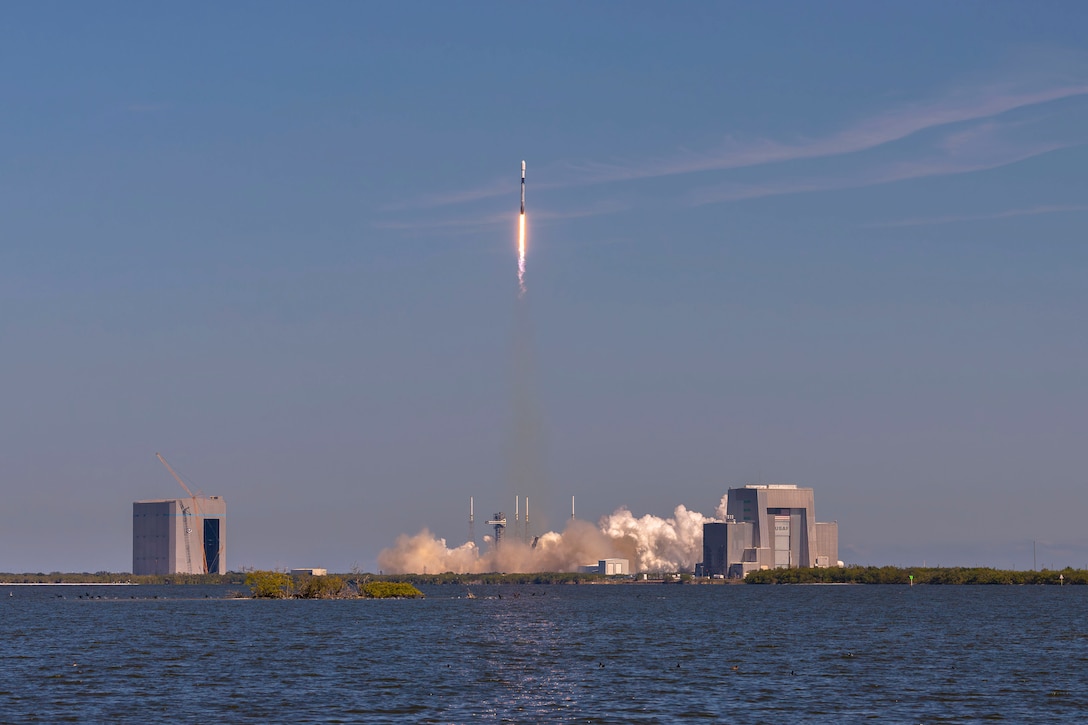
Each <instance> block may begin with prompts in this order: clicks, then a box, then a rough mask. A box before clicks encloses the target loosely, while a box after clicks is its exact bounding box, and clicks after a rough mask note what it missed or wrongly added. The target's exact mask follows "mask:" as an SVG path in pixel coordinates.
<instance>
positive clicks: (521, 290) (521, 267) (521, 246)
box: [518, 212, 525, 297]
mask: <svg viewBox="0 0 1088 725" xmlns="http://www.w3.org/2000/svg"><path fill="white" fill-rule="evenodd" d="M524 294H525V212H522V213H521V216H520V217H519V218H518V296H519V297H521V296H523V295H524Z"/></svg>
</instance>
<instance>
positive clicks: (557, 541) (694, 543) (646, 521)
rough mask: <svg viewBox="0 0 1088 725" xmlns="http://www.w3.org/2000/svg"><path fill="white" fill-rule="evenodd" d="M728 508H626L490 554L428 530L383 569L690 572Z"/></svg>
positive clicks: (392, 551) (387, 553) (392, 552)
mask: <svg viewBox="0 0 1088 725" xmlns="http://www.w3.org/2000/svg"><path fill="white" fill-rule="evenodd" d="M725 504H726V500H725V497H724V496H723V497H722V500H721V502H720V503H719V504H718V507H717V510H716V511H715V515H714V516H713V517H711V516H705V515H703V514H701V513H699V512H698V511H692V510H690V509H688V508H687V507H686V506H683V505H679V506H677V507H676V508H675V509H674V510H673V513H672V515H671V516H667V517H659V516H654V515H651V514H646V515H643V516H635V515H634V514H633V513H631V511H630V510H629V509H627V508H625V507H621V508H618V509H616V510H615V511H614V512H613V513H611V514H609V515H608V516H603V517H601V519H600V520H599V521H598V522H597V525H596V526H594V525H593V524H592V523H590V522H589V521H582V520H578V519H572V520H570V521H568V522H567V525H566V528H565V529H564V530H563V531H562V532H556V531H549V532H547V533H545V534H542V535H541V536H540V540H539V543H538V544H537V545H536V546H535V547H534V546H533V545H532V544H530V543H528V542H526V541H522V540H520V539H518V538H517V537H516V536H515V537H511V539H507V540H504V541H503V545H502V547H501V548H494V549H492V550H490V551H481V550H480V549H478V548H477V547H476V545H475V544H474V543H473V542H471V541H469V542H465V543H464V544H462V545H460V546H455V547H452V548H451V547H450V546H449V545H447V543H446V540H445V539H441V538H439V537H437V536H435V535H434V534H432V533H431V532H430V531H428V530H427V529H423V530H422V531H420V532H419V533H418V534H416V535H415V536H408V535H401V536H399V537H398V538H397V540H396V543H395V544H394V545H393V546H392V547H390V548H388V549H385V550H384V551H382V552H381V553H380V554H379V555H378V565H379V566H380V567H381V568H382V569H383V570H384V571H386V572H389V573H397V574H405V573H416V574H418V573H421V572H423V571H428V572H447V571H449V572H454V573H458V574H469V573H480V572H489V571H505V572H511V573H513V572H539V571H577V570H578V567H579V566H583V565H586V564H595V563H596V562H597V561H598V560H600V559H605V558H612V557H619V558H623V559H628V560H630V562H631V571H632V572H676V571H691V570H692V569H693V568H694V567H695V564H696V562H698V561H700V560H701V559H702V555H703V524H705V523H707V522H709V521H721V520H723V519H724V518H725Z"/></svg>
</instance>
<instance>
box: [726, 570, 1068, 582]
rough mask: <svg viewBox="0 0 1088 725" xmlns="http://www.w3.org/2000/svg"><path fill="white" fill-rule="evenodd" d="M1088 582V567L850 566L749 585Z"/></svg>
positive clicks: (780, 574) (772, 573)
mask: <svg viewBox="0 0 1088 725" xmlns="http://www.w3.org/2000/svg"><path fill="white" fill-rule="evenodd" d="M912 576H913V577H914V583H915V584H1036V585H1059V584H1078V585H1079V584H1088V570H1084V569H1072V568H1066V569H1061V570H1058V571H1054V570H1046V569H1044V570H1042V571H1012V570H1008V569H991V568H988V567H949V568H945V567H940V568H935V567H929V568H917V567H896V566H847V567H840V568H828V569H766V570H763V571H753V572H750V573H749V574H748V576H746V577H745V578H744V583H745V584H908V585H909V584H910V583H911V577H912Z"/></svg>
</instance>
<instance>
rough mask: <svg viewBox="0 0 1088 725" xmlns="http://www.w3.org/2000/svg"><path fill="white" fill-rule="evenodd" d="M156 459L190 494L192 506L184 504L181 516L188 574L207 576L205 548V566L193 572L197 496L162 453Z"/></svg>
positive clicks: (202, 551)
mask: <svg viewBox="0 0 1088 725" xmlns="http://www.w3.org/2000/svg"><path fill="white" fill-rule="evenodd" d="M155 457H156V458H158V459H159V463H161V464H162V465H164V466H165V467H166V470H167V471H169V472H170V475H171V476H173V477H174V480H175V481H177V482H178V484H180V485H181V487H182V488H183V489H185V493H187V494H189V499H190V505H189V506H185V505H184V504H183V505H182V507H181V516H182V519H183V523H184V524H185V565H186V567H187V568H188V569H189V571H188V572H187V573H188V574H207V573H208V557H207V553H206V552H205V551H204V547H203V546H201V547H200V558H201V560H202V561H203V566H202V567H201V569H200V571H199V572H194V571H193V550H192V544H191V543H190V541H189V540H190V539H191V538H192V535H193V527H192V526H191V524H192V522H193V516H194V512H195V513H196V514H197V518H199V514H200V507H199V506H197V502H196V495H194V494H193V492H192V491H190V490H189V487H188V486H186V485H185V481H183V480H181V476H179V475H178V474H177V471H175V470H174V469H173V468H171V467H170V464H169V463H167V462H166V459H165V458H163V457H162V454H161V453H156V454H155ZM201 538H203V537H201Z"/></svg>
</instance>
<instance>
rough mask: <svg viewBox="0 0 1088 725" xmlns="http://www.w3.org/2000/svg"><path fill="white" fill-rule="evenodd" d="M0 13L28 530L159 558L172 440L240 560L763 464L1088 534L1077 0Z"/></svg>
mask: <svg viewBox="0 0 1088 725" xmlns="http://www.w3.org/2000/svg"><path fill="white" fill-rule="evenodd" d="M3 15H4V22H3V23H0V93H2V95H3V103H2V104H0V304H2V309H3V314H2V317H0V337H2V339H3V356H2V358H0V359H2V362H0V371H2V373H3V379H4V380H5V385H4V386H3V398H2V407H3V411H4V412H3V414H2V416H0V483H2V486H3V489H4V491H5V499H6V505H5V506H4V513H5V516H4V524H3V526H2V527H0V570H5V571H39V570H42V571H50V570H77V571H78V570H91V571H93V570H100V569H108V570H113V571H123V570H127V569H128V568H129V567H130V565H131V519H130V513H131V509H130V504H131V502H132V501H133V500H137V499H141V498H156V497H167V496H175V495H178V494H179V493H180V489H178V487H177V486H176V484H175V483H174V482H173V480H172V479H170V477H169V475H168V474H167V473H166V471H165V470H164V469H163V468H162V467H161V466H160V465H159V463H158V461H156V459H155V457H154V453H155V452H156V451H161V452H162V453H163V455H165V456H166V458H167V459H168V460H169V461H170V462H171V464H172V465H174V466H175V467H176V468H177V469H178V470H179V471H180V472H181V473H182V474H183V475H184V476H185V477H186V478H187V480H188V481H189V482H190V485H191V486H192V487H194V488H198V489H201V490H203V491H204V492H205V493H208V494H218V495H222V496H224V497H225V498H226V499H227V502H228V507H229V509H228V511H229V517H230V518H229V525H228V531H229V539H228V546H229V549H228V554H227V556H228V563H229V565H230V566H231V567H232V568H237V567H242V566H257V567H271V566H327V567H328V568H330V569H338V570H346V569H348V568H350V567H351V566H353V565H358V566H360V567H362V568H364V569H368V568H374V566H375V557H376V555H377V553H378V552H379V551H380V550H381V549H382V548H383V547H386V546H388V545H389V544H391V543H392V541H393V539H394V538H395V537H396V536H397V535H398V534H400V533H415V532H417V531H418V530H419V529H421V528H423V527H428V528H429V529H430V530H431V531H433V532H434V533H435V534H437V535H439V536H442V537H444V538H446V539H447V540H448V541H449V542H450V543H451V544H453V543H459V542H461V541H463V540H464V538H465V537H466V535H467V523H466V521H465V518H466V513H467V511H465V509H467V499H468V497H469V496H470V495H472V496H475V499H476V502H477V512H478V513H479V512H481V511H487V512H490V510H492V509H495V510H498V509H499V508H502V509H504V510H505V509H510V508H512V506H511V504H512V499H513V497H514V495H515V494H517V493H522V494H525V493H528V491H527V490H523V489H524V488H526V487H527V488H531V489H532V493H533V501H534V503H533V505H534V515H535V516H537V517H538V519H539V521H540V525H541V526H544V525H545V524H548V525H550V526H553V527H555V526H561V525H562V522H563V520H564V518H565V516H567V515H568V514H567V510H568V508H569V502H570V496H571V495H576V496H577V499H578V508H579V516H580V517H582V518H589V519H596V518H597V517H599V516H602V515H605V514H608V513H611V512H612V511H613V510H615V509H616V508H617V507H619V506H627V507H629V508H630V509H631V510H632V511H633V512H635V513H636V514H638V515H641V514H644V513H650V514H655V515H659V516H667V515H669V514H670V513H671V512H672V510H673V509H674V507H675V506H676V505H678V504H684V505H685V506H687V507H688V508H690V509H695V510H699V511H703V512H705V513H708V514H710V513H713V510H714V507H715V505H716V504H717V502H718V500H719V499H720V498H721V496H722V494H723V493H724V492H725V490H726V488H728V487H729V486H736V485H742V484H744V483H748V482H765V483H766V482H792V483H797V484H800V485H807V486H812V487H814V488H815V489H816V501H817V516H818V518H820V519H821V520H824V519H833V520H837V521H838V522H839V526H840V547H841V552H840V555H841V557H842V558H843V559H845V560H847V561H850V562H858V563H873V564H883V563H891V564H911V563H921V562H922V561H926V562H927V563H939V564H943V565H954V564H968V565H970V564H991V565H997V566H1010V567H1021V568H1026V567H1029V566H1031V564H1032V542H1033V541H1037V542H1038V544H1037V547H1038V548H1037V550H1038V552H1039V563H1040V564H1049V565H1053V566H1064V565H1066V564H1071V565H1075V566H1088V536H1086V535H1085V534H1084V530H1083V526H1082V519H1083V511H1084V510H1085V508H1086V506H1088V486H1085V474H1084V472H1085V470H1088V453H1086V452H1085V446H1084V444H1083V438H1084V431H1085V430H1086V427H1088V426H1086V424H1088V418H1086V413H1085V411H1086V410H1088V405H1086V404H1088V384H1086V379H1085V372H1084V369H1085V360H1086V359H1088V344H1086V337H1085V334H1084V331H1083V320H1084V319H1085V316H1086V313H1088V292H1086V287H1088V285H1086V284H1085V279H1086V278H1088V277H1086V274H1088V247H1086V245H1085V230H1086V228H1088V194H1086V191H1088V184H1086V181H1085V175H1084V169H1085V167H1086V166H1088V130H1085V129H1088V123H1086V121H1088V51H1086V49H1085V47H1084V40H1083V28H1084V27H1085V26H1086V24H1088V11H1085V9H1084V6H1083V5H1082V4H1080V3H1073V2H1069V3H1050V4H1048V5H1047V6H1046V8H1045V11H1044V10H1040V9H1038V8H1037V6H1035V5H1033V4H1030V3H1007V2H985V3H983V2H961V3H954V4H946V3H911V4H906V3H903V4H900V5H894V4H884V3H881V4H873V3H846V2H843V3H832V4H815V3H774V4H759V5H752V4H740V3H736V4H730V3H719V4H668V5H661V4H648V3H597V4H590V5H586V4H580V3H552V4H547V5H545V4H539V5H512V4H506V3H502V4H499V3H495V4H490V3H487V4H485V3H476V4H442V3H416V4H386V5H381V4H377V3H323V4H316V5H306V6H303V5H301V4H286V3H284V4H277V3H231V4H227V5H223V4H212V3H208V4H192V5H184V6H183V5H164V4H153V5H148V4H141V3H103V4H95V5H77V4H63V3H53V4H45V3H36V4H23V5H17V6H9V7H6V8H4V10H3ZM522 159H525V160H526V161H527V163H528V194H527V195H528V199H527V202H528V203H527V205H528V219H529V257H528V293H527V295H526V296H525V298H524V299H522V300H520V301H519V300H518V297H517V288H516V277H515V271H516V259H515V253H514V250H515V244H516V239H515V232H516V213H517V205H518V182H519V178H518V177H519V168H520V162H521V160H522ZM526 447H528V448H529V449H531V450H530V452H529V453H528V454H526V453H525V452H524V450H523V449H525V448H526ZM526 455H528V457H529V458H530V459H531V460H532V467H533V471H532V474H531V475H529V476H528V479H531V481H530V482H529V483H525V484H524V485H523V484H521V483H515V481H521V480H523V479H524V480H528V479H526V478H525V477H526V475H527V474H525V472H524V471H523V470H520V469H521V468H523V467H524V465H525V463H524V462H525V460H526V458H525V456H526ZM519 486H522V488H521V489H519Z"/></svg>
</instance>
